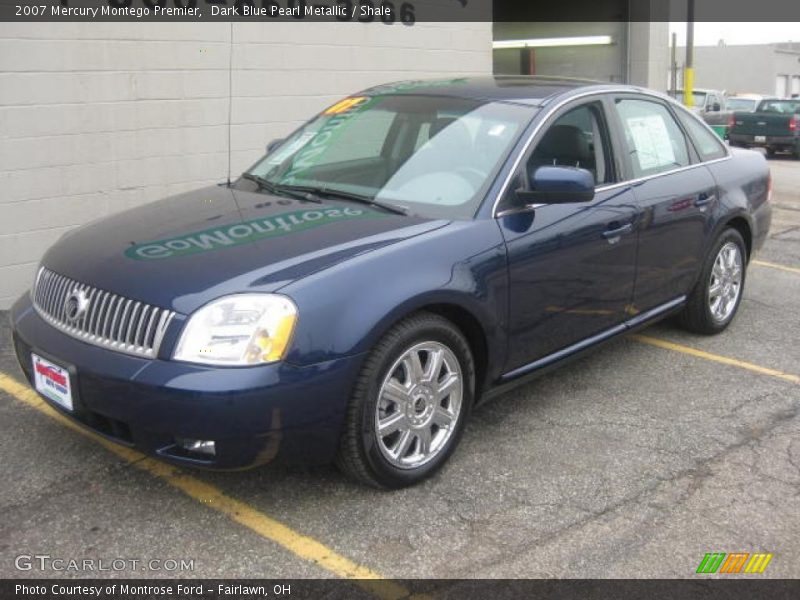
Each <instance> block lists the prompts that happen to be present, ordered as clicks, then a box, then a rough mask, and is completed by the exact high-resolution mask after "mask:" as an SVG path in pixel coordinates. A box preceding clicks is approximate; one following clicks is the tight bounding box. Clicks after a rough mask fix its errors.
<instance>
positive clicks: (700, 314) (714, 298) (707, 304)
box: [679, 228, 747, 335]
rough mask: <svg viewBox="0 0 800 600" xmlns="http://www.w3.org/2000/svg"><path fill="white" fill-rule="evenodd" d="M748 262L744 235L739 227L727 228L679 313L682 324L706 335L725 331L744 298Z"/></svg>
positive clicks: (690, 329)
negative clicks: (738, 229) (737, 228)
mask: <svg viewBox="0 0 800 600" xmlns="http://www.w3.org/2000/svg"><path fill="white" fill-rule="evenodd" d="M746 264H747V248H746V246H745V243H744V239H742V235H741V234H740V233H739V232H738V231H737V230H736V229H733V228H729V229H726V230H725V231H723V232H722V233H721V234H720V236H719V237H718V238H717V240H716V242H714V245H713V246H712V248H711V252H709V254H708V256H707V257H706V261H705V264H704V265H703V270H702V273H701V274H700V280H699V281H698V282H697V285H695V288H694V290H693V291H692V293H691V294H690V295H689V299H688V301H687V303H686V307H685V308H684V309H683V312H682V313H681V314H680V317H679V319H680V322H681V325H682V326H683V327H684V328H685V329H688V330H689V331H692V332H695V333H702V334H706V335H713V334H716V333H720V332H721V331H724V330H725V328H727V327H728V325H730V323H731V321H733V318H734V317H735V316H736V312H737V311H738V310H739V304H740V303H741V301H742V292H743V291H744V280H745V274H746V270H745V265H746Z"/></svg>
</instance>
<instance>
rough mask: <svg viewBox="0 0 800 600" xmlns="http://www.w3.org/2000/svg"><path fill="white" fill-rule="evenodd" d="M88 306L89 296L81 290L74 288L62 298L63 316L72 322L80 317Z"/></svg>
mask: <svg viewBox="0 0 800 600" xmlns="http://www.w3.org/2000/svg"><path fill="white" fill-rule="evenodd" d="M88 306H89V298H87V297H86V292H84V291H83V290H75V291H74V292H72V293H71V294H70V295H69V296H67V299H66V300H64V316H65V317H66V318H67V321H69V322H71V323H74V322H75V321H77V320H78V319H80V318H81V317H82V316H83V315H84V313H85V312H86V309H87V308H88Z"/></svg>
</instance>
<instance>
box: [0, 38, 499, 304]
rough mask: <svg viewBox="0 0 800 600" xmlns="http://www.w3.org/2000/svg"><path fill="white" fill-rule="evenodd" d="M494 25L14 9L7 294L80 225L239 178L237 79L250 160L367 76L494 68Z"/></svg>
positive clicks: (3, 119) (4, 62)
mask: <svg viewBox="0 0 800 600" xmlns="http://www.w3.org/2000/svg"><path fill="white" fill-rule="evenodd" d="M491 27H492V26H491V23H416V24H415V25H414V26H413V27H406V26H401V25H399V24H395V25H392V26H387V25H383V24H381V23H370V24H361V23H241V24H240V23H236V24H234V25H233V26H232V27H231V24H229V23H191V24H189V23H156V24H146V25H144V24H137V23H113V24H111V23H15V24H11V23H2V24H0V189H2V190H3V193H2V194H0V309H4V308H8V307H9V306H10V305H11V304H12V303H13V301H14V300H15V299H16V297H18V296H19V295H20V294H22V293H23V292H24V290H25V289H26V288H28V287H29V286H30V285H31V283H32V280H33V277H34V272H35V269H36V266H37V264H38V261H39V259H40V258H41V256H42V254H43V253H44V251H45V250H46V249H47V248H48V247H49V246H50V245H51V244H53V242H55V241H56V240H57V239H58V238H59V237H60V236H61V235H62V234H63V233H64V232H65V231H67V230H69V229H70V228H73V227H76V226H79V225H81V224H84V223H86V222H88V221H91V220H93V219H95V218H98V217H102V216H104V215H108V214H111V213H114V212H117V211H120V210H123V209H125V208H128V207H132V206H137V205H140V204H144V203H146V202H151V201H154V200H157V199H159V198H163V197H165V196H168V195H171V194H176V193H179V192H182V191H186V190H190V189H192V188H197V187H201V186H204V185H209V184H212V183H215V182H219V181H223V180H224V179H225V177H226V174H227V169H228V151H227V150H228V126H227V122H228V90H229V87H228V86H229V81H230V82H232V88H231V90H232V96H233V102H232V107H231V112H232V123H233V125H232V128H231V148H232V153H231V162H232V171H233V173H234V174H237V173H239V172H241V171H242V170H243V169H245V168H246V167H247V166H249V165H250V164H251V163H252V162H254V161H255V160H256V159H257V158H258V157H259V155H260V154H262V153H263V150H264V146H265V144H266V143H267V142H268V141H269V140H271V139H273V138H276V137H282V136H284V135H285V134H286V133H288V132H289V131H291V130H292V129H294V128H295V127H297V126H298V125H299V124H300V123H301V122H302V121H304V120H306V119H307V118H308V117H310V116H312V115H313V114H314V113H315V112H317V111H319V110H320V109H321V108H323V107H324V106H326V105H328V104H330V103H332V102H333V101H335V100H336V99H338V98H340V97H342V96H343V95H346V94H349V93H351V92H353V91H356V90H358V89H361V88H364V87H366V86H369V85H373V84H376V83H382V82H386V81H392V80H397V79H410V78H419V77H438V76H448V77H449V76H459V75H471V74H488V73H490V72H491V69H492V28H491ZM231 35H232V36H233V44H232V50H233V52H232V55H231V54H230V52H231ZM231 64H232V70H229V65H231Z"/></svg>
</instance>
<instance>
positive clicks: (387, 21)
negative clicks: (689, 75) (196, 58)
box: [0, 0, 800, 27]
mask: <svg viewBox="0 0 800 600" xmlns="http://www.w3.org/2000/svg"><path fill="white" fill-rule="evenodd" d="M686 10H687V2H686V0H659V1H656V0H570V1H569V2H553V1H552V0H526V1H520V0H0V21H3V22H37V21H41V22H58V21H65V22H69V21H84V22H89V21H101V22H109V21H134V22H135V21H161V22H168V21H184V22H192V21H223V22H228V21H234V22H248V21H254V22H255V21H258V22H275V23H277V22H283V23H286V22H289V23H303V22H309V21H322V22H326V21H327V22H349V23H362V24H369V23H376V24H383V25H389V26H401V27H402V26H408V27H411V26H414V25H415V24H416V23H424V22H436V21H440V22H490V21H494V22H586V21H605V22H669V21H685V20H686ZM695 20H696V21H700V22H716V21H727V22H736V21H738V22H773V21H776V22H795V21H797V22H800V2H797V1H795V0H759V1H758V2H753V1H752V0H703V1H702V2H697V3H696V4H695Z"/></svg>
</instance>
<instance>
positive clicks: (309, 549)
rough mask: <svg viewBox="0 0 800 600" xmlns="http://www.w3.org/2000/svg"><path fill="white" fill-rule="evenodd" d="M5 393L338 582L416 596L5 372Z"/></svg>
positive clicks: (0, 383) (384, 594) (0, 386)
mask: <svg viewBox="0 0 800 600" xmlns="http://www.w3.org/2000/svg"><path fill="white" fill-rule="evenodd" d="M0 390H2V391H4V392H6V393H8V394H10V395H11V396H13V397H14V398H16V399H17V400H19V401H20V402H22V403H24V404H26V405H28V406H29V407H31V408H34V409H36V410H38V411H39V412H41V413H43V414H45V415H47V416H48V417H50V418H51V419H54V420H56V421H58V422H59V423H60V424H62V425H65V426H66V427H69V428H70V429H72V430H73V431H77V432H78V433H80V434H81V435H84V436H86V437H88V438H90V439H92V440H94V441H95V442H97V443H99V444H100V445H102V446H103V447H104V448H106V449H107V450H110V451H111V452H113V453H114V454H116V455H117V456H118V457H120V458H121V459H122V460H124V461H125V462H127V463H129V464H131V465H133V466H135V467H136V468H138V469H141V470H142V471H146V472H147V473H150V474H151V475H155V476H156V477H158V478H159V479H161V480H162V481H164V482H166V483H168V484H169V485H171V486H172V487H174V488H176V489H178V490H180V491H181V492H183V493H184V494H186V495H187V496H189V497H190V498H192V499H193V500H197V501H198V502H201V503H202V504H203V505H204V506H208V507H209V508H212V509H214V510H216V511H218V512H221V513H223V514H224V515H226V516H227V517H229V518H230V519H232V520H233V521H236V522H237V523H239V524H241V525H244V526H245V527H247V528H248V529H250V530H251V531H253V532H255V533H256V534H258V535H260V536H261V537H263V538H265V539H267V540H270V541H272V542H275V543H276V544H278V545H280V546H282V547H283V548H285V549H286V550H288V551H289V552H291V553H292V554H294V555H295V556H298V557H300V558H302V559H303V560H307V561H309V562H312V563H314V564H316V565H318V566H319V567H322V568H323V569H326V570H328V571H330V572H331V573H333V574H334V575H336V576H338V577H342V578H346V579H358V580H359V581H358V582H356V583H357V584H358V585H359V586H361V587H362V588H364V589H366V590H367V591H369V592H371V593H373V594H375V595H376V596H378V597H379V598H382V599H386V600H389V599H399V598H408V597H409V596H410V592H409V591H408V590H407V589H406V588H404V587H402V586H401V585H398V584H397V583H394V582H393V581H387V580H383V577H382V576H381V575H380V574H378V573H376V572H375V571H373V570H371V569H369V568H368V567H365V566H363V565H359V564H358V563H355V562H353V561H352V560H350V559H349V558H345V557H344V556H342V555H341V554H338V553H337V552H336V551H334V550H333V549H331V548H329V547H328V546H326V545H324V544H323V543H321V542H318V541H317V540H315V539H314V538H312V537H309V536H307V535H303V534H302V533H299V532H297V531H295V530H294V529H292V528H291V527H288V526H287V525H284V524H283V523H281V522H280V521H277V520H275V519H273V518H272V517H270V516H268V515H266V514H264V513H262V512H261V511H259V510H256V509H255V508H253V507H252V506H250V505H248V504H246V503H244V502H242V501H241V500H236V499H235V498H231V497H230V496H228V495H226V494H225V493H224V492H223V491H222V490H220V489H219V488H217V487H215V486H213V485H210V484H208V483H205V482H203V481H201V480H199V479H196V478H195V477H192V476H191V475H188V474H187V473H185V472H183V471H182V470H181V469H179V468H177V467H174V466H172V465H169V464H167V463H164V462H161V461H158V460H155V459H152V458H148V457H147V456H145V455H144V454H142V453H141V452H137V451H136V450H132V449H130V448H126V447H125V446H120V445H119V444H116V443H114V442H112V441H110V440H107V439H106V438H104V437H102V436H100V435H97V434H96V433H93V432H92V431H90V430H88V429H85V428H83V427H82V426H80V425H78V424H77V423H74V422H73V421H72V420H70V419H68V418H67V417H65V416H64V415H62V414H61V413H59V412H58V411H57V410H55V409H54V408H52V407H51V406H50V405H49V404H47V403H46V402H45V401H44V400H42V399H41V398H40V397H39V394H37V393H36V392H35V391H33V390H32V389H31V388H29V387H28V386H27V385H24V384H22V383H20V382H18V381H16V380H15V379H13V378H12V377H9V376H8V375H6V374H5V373H0Z"/></svg>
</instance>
